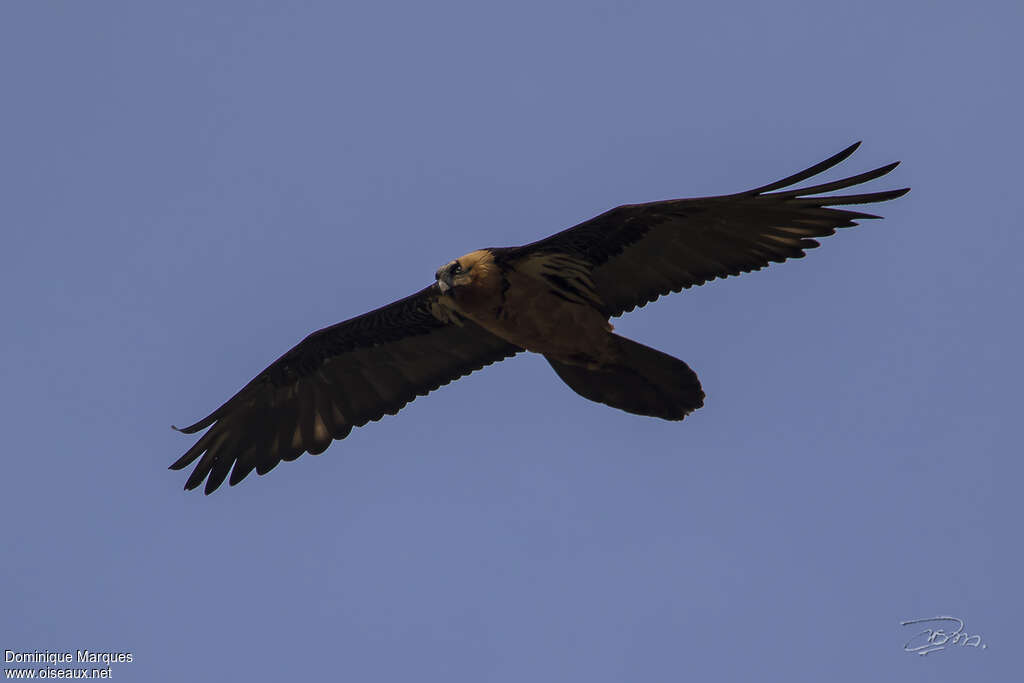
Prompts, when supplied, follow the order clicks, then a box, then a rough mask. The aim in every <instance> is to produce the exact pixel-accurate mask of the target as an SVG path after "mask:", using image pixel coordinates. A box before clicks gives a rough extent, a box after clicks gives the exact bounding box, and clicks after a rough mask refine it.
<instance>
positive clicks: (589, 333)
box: [440, 249, 612, 363]
mask: <svg viewBox="0 0 1024 683" xmlns="http://www.w3.org/2000/svg"><path fill="white" fill-rule="evenodd" d="M500 254H501V250H498V249H479V250H477V251H472V252H470V253H468V254H466V255H465V256H462V257H460V258H458V259H456V260H455V261H452V262H451V264H448V266H446V267H451V266H452V265H453V264H459V267H460V268H461V269H462V272H464V273H465V276H464V277H465V282H459V279H458V278H455V281H456V282H457V285H456V286H454V287H451V288H450V289H449V290H448V291H446V292H444V293H443V294H442V296H441V297H440V302H441V304H442V305H444V306H447V307H449V308H450V309H452V310H455V311H457V312H458V313H460V314H461V315H464V316H465V317H467V318H469V319H470V320H472V321H473V322H475V323H476V324H477V325H479V326H480V327H482V328H484V329H485V330H487V331H488V332H491V333H492V334H494V335H496V336H498V337H501V338H502V339H504V340H505V341H507V342H510V343H512V344H515V345H516V346H518V347H520V348H522V349H525V350H527V351H532V352H534V353H540V354H544V355H545V356H550V357H553V358H556V359H558V360H560V361H563V362H567V363H572V362H578V361H579V360H580V359H582V358H591V359H592V360H593V362H595V363H599V362H601V361H602V360H611V358H610V356H609V354H611V353H612V348H611V347H612V345H611V344H610V343H609V339H608V335H607V334H606V333H607V332H610V331H611V329H612V326H611V325H610V324H609V323H608V316H607V315H605V314H603V313H602V312H601V310H600V308H599V307H600V305H601V300H600V298H599V297H598V296H597V294H596V293H594V291H593V284H592V283H590V282H589V281H587V280H588V278H586V275H585V273H584V274H581V276H580V278H579V280H582V281H583V282H582V283H581V282H580V281H577V284H576V286H575V287H573V288H572V289H573V290H575V292H586V294H585V295H583V296H574V294H575V292H574V291H570V290H568V289H566V288H565V287H561V288H559V287H557V285H556V284H553V283H551V282H549V281H546V280H545V279H544V277H543V273H544V272H545V271H546V270H551V271H552V272H554V268H547V269H546V268H545V265H546V262H547V261H548V260H549V259H547V258H544V257H543V256H534V257H531V258H528V259H524V261H523V262H522V264H521V265H520V267H517V268H514V269H512V268H503V267H502V265H501V264H500V261H499V259H500ZM496 256H497V257H498V258H497V259H496ZM442 271H443V269H442ZM441 282H442V283H443V282H444V280H443V279H442V280H441ZM441 287H442V288H444V285H443V284H442V285H441Z"/></svg>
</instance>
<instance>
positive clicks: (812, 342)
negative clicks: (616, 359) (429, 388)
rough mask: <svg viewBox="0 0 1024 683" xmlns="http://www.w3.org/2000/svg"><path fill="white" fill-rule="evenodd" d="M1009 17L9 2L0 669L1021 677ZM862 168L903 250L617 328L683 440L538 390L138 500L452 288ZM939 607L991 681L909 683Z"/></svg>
mask: <svg viewBox="0 0 1024 683" xmlns="http://www.w3.org/2000/svg"><path fill="white" fill-rule="evenodd" d="M1022 20H1024V5H1021V3H1019V2H1004V3H999V2H994V3H974V4H967V5H965V4H963V3H931V2H929V3H925V2H905V3H900V2H897V3H892V2H876V1H873V0H868V1H865V2H859V3H827V4H822V3H811V2H775V3H770V4H767V3H753V2H730V3H654V2H628V3H627V2H596V3H568V2H566V3H515V4H513V3H503V4H501V5H491V4H488V3H470V2H466V3H451V2H435V3H365V4H357V3H323V2H308V3H268V2H247V3H235V2H219V3H188V2H186V3H161V4H159V5H158V4H155V3H134V2H104V3H81V2H50V3H42V2H37V3H28V2H23V3H5V5H4V7H3V9H2V10H0V83H2V84H3V85H2V88H3V98H2V102H3V105H2V109H0V122H2V131H3V132H2V135H3V137H2V140H3V144H2V152H0V188H2V191H0V196H2V197H3V199H2V201H0V220H2V224H3V226H4V228H3V229H4V236H5V239H4V247H3V249H2V251H0V254H2V256H3V268H2V269H0V302H2V309H3V312H4V323H5V324H4V326H3V330H4V333H3V335H0V351H2V353H0V368H2V375H3V379H4V382H3V384H4V387H5V390H4V391H3V393H2V396H3V398H2V399H0V400H2V402H3V410H2V412H0V415H2V416H3V417H2V420H3V423H2V424H3V428H4V429H3V432H4V436H5V439H4V441H5V443H4V448H3V454H4V475H3V478H2V483H0V515H2V518H3V519H4V520H5V524H4V525H3V529H4V530H3V534H4V544H3V548H4V549H5V551H6V552H5V553H4V559H3V562H2V563H0V586H2V591H3V593H2V595H3V601H2V610H0V649H11V650H15V651H25V650H44V649H48V650H51V651H64V650H75V649H84V648H89V649H94V650H112V651H131V652H132V653H133V655H134V661H133V662H132V663H130V664H121V665H114V668H113V675H114V677H115V678H117V679H119V680H139V681H180V680H185V679H186V677H188V678H189V679H193V680H246V681H276V680H291V679H294V680H306V679H321V678H322V679H326V680H345V681H375V680H381V681H385V680H437V681H523V680H551V681H556V680H579V681H588V682H589V683H595V682H601V681H624V680H644V681H681V680H702V681H733V680H755V679H756V680H771V681H776V680H777V681H792V680H831V681H863V680H900V681H917V680H920V681H925V680H927V681H962V680H980V681H984V680H992V681H995V680H1009V679H1010V678H1011V677H1012V676H1013V674H1014V673H1015V672H1017V673H1019V671H1020V669H1021V663H1020V661H1019V659H1018V657H1017V655H1016V654H1015V650H1016V645H1017V643H1019V642H1020V640H1021V639H1022V638H1024V627H1022V619H1021V613H1022V608H1024V605H1022V599H1021V597H1022V591H1021V587H1020V578H1019V577H1020V576H1024V566H1022V565H1024V561H1022V559H1024V558H1022V553H1021V550H1020V540H1019V537H1020V520H1021V512H1022V509H1021V503H1020V496H1019V492H1018V489H1019V483H1020V481H1021V479H1022V475H1024V471H1022V470H1024V467H1022V465H1021V446H1020V444H1021V438H1020V431H1019V430H1020V416H1019V414H1018V413H1019V406H1020V387H1021V380H1022V366H1024V363H1022V361H1021V348H1024V329H1022V323H1021V315H1020V308H1021V305H1020V301H1019V297H1020V294H1019V290H1020V284H1019V283H1020V277H1019V276H1020V270H1021V268H1020V254H1021V251H1022V248H1024V238H1022V233H1024V230H1022V227H1024V226H1022V225H1021V208H1020V203H1019V196H1020V189H1019V185H1020V178H1021V167H1020V159H1021V158H1022V153H1024V144H1022V143H1024V137H1022V135H1021V128H1020V121H1022V120H1024V106H1022V94H1021V88H1020V85H1019V80H1020V73H1019V72H1020V66H1021V64H1022V63H1024V50H1022V48H1021V47H1020V41H1019V28H1020V26H1021V25H1022ZM860 139H862V140H864V145H863V147H862V148H861V150H860V151H858V152H857V154H856V155H854V157H853V158H852V159H851V160H850V161H849V162H847V163H846V164H845V165H844V167H843V170H844V171H849V172H859V171H863V170H867V169H870V168H874V167H876V166H879V165H881V164H883V163H887V162H889V161H892V160H895V159H901V160H902V161H903V165H901V166H900V167H899V168H898V169H897V170H896V171H894V172H893V173H892V174H891V175H890V176H887V177H886V178H885V179H884V180H882V181H876V183H875V184H874V185H873V186H872V187H874V188H877V189H886V188H890V187H902V186H907V185H909V186H911V187H913V191H912V192H911V193H910V194H909V195H907V196H906V197H904V198H903V199H900V200H898V201H895V202H891V203H889V204H887V205H885V206H883V207H881V208H880V212H881V213H883V214H884V215H885V216H886V220H884V221H874V222H868V223H866V224H865V225H863V226H861V227H860V228H856V229H853V230H848V231H843V232H842V233H841V234H839V235H837V236H835V237H832V238H828V239H827V240H825V242H824V244H823V246H822V248H821V249H818V250H816V251H814V252H812V253H811V254H810V255H809V256H808V258H806V259H804V260H802V261H797V262H790V263H786V264H783V265H780V266H773V267H772V268H771V269H769V270H767V271H764V272H760V273H754V274H750V275H745V276H743V277H741V278H730V279H729V280H726V281H718V282H715V283H712V284H710V285H706V286H704V287H701V288H698V289H694V290H689V291H687V292H685V293H684V294H681V295H674V296H672V297H669V298H666V299H662V300H660V301H658V302H656V303H655V304H652V305H649V306H648V307H646V308H645V309H643V310H641V311H639V312H635V313H633V314H630V315H627V316H626V317H625V318H622V319H619V320H618V321H617V322H616V326H617V330H618V331H619V332H621V333H622V334H625V335H626V336H629V337H632V338H634V339H637V340H639V341H642V342H643V343H645V344H648V345H650V346H653V347H656V348H658V349H661V350H664V351H666V352H667V353H670V354H672V355H674V356H678V357H680V358H683V359H684V360H686V361H687V362H688V363H689V364H690V365H691V366H692V367H693V368H694V369H695V370H696V371H697V373H698V374H699V376H700V378H701V380H702V382H703V385H704V388H705V390H706V392H707V394H708V399H707V402H706V406H705V407H704V408H703V409H701V410H700V411H698V412H697V413H695V414H694V415H692V416H691V417H690V418H688V419H687V420H686V421H685V422H683V423H681V424H680V423H669V422H662V421H658V420H654V419H646V418H640V417H636V416H632V415H627V414H625V413H620V412H617V411H614V410H612V409H610V408H607V407H605V406H601V405H598V404H594V403H590V402H587V401H585V400H583V399H580V398H579V397H577V396H576V395H575V394H573V393H572V392H571V391H570V390H569V389H568V388H566V387H565V386H564V385H563V384H562V383H561V382H560V381H559V380H558V379H557V377H555V375H554V373H552V372H551V370H550V368H549V367H548V366H547V364H546V363H545V362H544V361H543V359H540V358H537V357H529V356H524V357H517V358H515V359H513V360H511V361H506V362H505V363H502V364H500V365H498V366H494V367H491V368H488V369H486V370H485V371H483V372H480V373H476V374H474V375H472V376H471V377H469V378H465V379H462V380H460V381H459V382H457V383H454V384H452V385H450V386H448V387H445V388H443V389H441V390H439V391H438V392H436V393H435V394H432V395H430V396H429V397H427V398H421V399H418V400H416V401H415V402H414V403H413V404H411V405H410V406H409V407H407V408H406V409H405V410H404V411H403V412H402V413H401V414H400V415H399V416H397V417H387V418H385V419H384V420H382V421H381V422H379V423H375V424H371V425H370V426H367V427H365V428H362V429H358V430H355V431H354V432H353V433H352V435H351V436H350V437H349V438H348V439H346V440H345V441H342V442H338V443H335V444H334V445H333V446H332V447H331V448H330V449H328V450H327V452H326V453H325V454H323V455H322V456H319V457H312V456H308V455H307V456H303V457H302V458H301V459H300V460H298V461H297V462H295V463H290V464H283V465H281V466H280V467H278V468H277V469H276V470H274V471H273V472H272V473H271V474H269V475H268V476H266V477H259V478H257V477H255V476H253V477H250V478H249V479H247V480H245V481H244V482H243V483H242V484H241V485H239V486H237V487H233V488H230V489H228V488H226V487H225V488H224V489H222V490H219V491H218V492H217V493H216V494H215V495H212V496H209V497H204V496H202V495H200V494H198V493H197V492H193V493H188V494H186V493H184V492H183V491H182V490H181V487H182V485H183V484H184V481H185V478H186V473H184V472H169V471H168V470H167V469H166V468H167V465H169V464H170V463H171V462H172V461H173V460H174V459H176V458H177V457H178V456H179V455H180V454H181V453H183V452H184V451H185V450H186V449H187V448H188V447H189V445H190V444H191V443H192V442H193V439H192V438H189V437H185V436H183V435H181V434H177V433H175V432H173V431H172V430H171V429H170V425H171V424H172V423H175V424H179V425H180V424H186V423H190V422H192V421H194V420H196V419H198V418H199V417H202V416H203V415H206V414H207V413H208V412H209V411H210V410H212V409H213V408H214V407H216V406H217V405H219V404H220V403H221V402H222V401H223V400H224V399H226V398H227V397H228V396H230V395H231V394H232V393H234V391H236V390H237V389H238V388H239V387H240V386H241V385H242V384H244V383H245V382H247V381H248V380H249V379H250V378H251V377H252V376H254V375H255V374H256V373H257V372H259V371H260V370H261V369H262V368H264V367H265V366H266V365H267V364H268V363H269V362H270V361H272V360H273V359H274V358H276V357H277V356H278V355H280V354H281V353H282V352H283V351H285V350H286V349H288V348H289V347H290V346H292V345H293V344H294V343H295V342H297V341H298V340H299V339H301V338H302V337H303V336H305V335H306V334H307V333H308V332H310V331H312V330H314V329H317V328H319V327H323V326H325V325H328V324H332V323H334V322H337V321H339V320H343V319H345V318H348V317H351V316H354V315H357V314H360V313H362V312H364V311H366V310H369V309H371V308H375V307H377V306H380V305H383V304H386V303H388V302H390V301H392V300H394V299H397V298H399V297H402V296H405V295H406V294H408V293H411V292H413V291H415V290H417V289H418V288H420V287H422V286H423V285H425V284H427V283H428V282H430V281H431V279H432V276H433V272H434V270H435V268H437V266H439V265H440V264H442V263H444V262H446V261H448V260H449V259H451V258H452V257H454V256H458V255H460V254H462V253H465V252H467V251H469V250H471V249H474V248H477V247H482V246H501V245H506V244H520V243H525V242H528V241H532V240H534V239H536V238H538V237H541V236H544V235H547V234H550V233H552V232H554V231H556V230H559V229H562V228H564V227H567V226H569V225H572V224H575V223H577V222H579V221H581V220H584V219H586V218H588V217H590V216H592V215H595V214H597V213H599V212H601V211H604V210H606V209H608V208H610V207H612V206H615V205H617V204H622V203H632V202H640V201H651V200H657V199H665V198H670V197H681V196H697V195H707V194H719V193H727V192H734V191H738V190H742V189H746V188H749V187H754V186H756V185H760V184H764V183H767V182H769V181H772V180H775V179H777V178H780V177H782V176H784V175H787V174H789V173H791V172H794V171H796V170H799V169H801V168H804V167H806V166H808V165H810V164H812V163H814V162H817V161H819V160H821V159H823V158H825V157H826V156H828V155H830V154H832V153H834V152H836V151H838V150H840V149H842V148H843V147H845V146H846V145H848V144H849V143H851V142H853V141H855V140H860ZM840 172H843V171H840ZM830 177H835V174H833V175H832V176H830ZM939 614H949V615H955V616H959V617H962V618H964V619H965V620H966V623H967V630H968V631H969V632H970V633H977V634H979V635H981V636H982V639H983V642H984V643H986V644H987V645H988V648H987V649H985V650H981V649H973V648H967V649H957V650H947V651H943V652H937V653H933V654H931V655H928V656H926V657H920V656H915V655H912V654H908V653H906V652H904V651H903V649H902V648H903V645H904V643H905V642H906V641H907V640H908V638H909V637H910V636H912V635H913V632H911V630H910V629H908V628H902V627H901V626H900V622H901V621H902V620H907V619H913V618H918V617H928V616H934V615H939ZM5 666H9V665H6V664H5Z"/></svg>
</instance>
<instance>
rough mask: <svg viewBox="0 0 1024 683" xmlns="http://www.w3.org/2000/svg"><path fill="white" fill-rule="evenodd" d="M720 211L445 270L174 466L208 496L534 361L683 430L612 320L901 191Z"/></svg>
mask: <svg viewBox="0 0 1024 683" xmlns="http://www.w3.org/2000/svg"><path fill="white" fill-rule="evenodd" d="M856 148H857V145H853V146H851V147H849V148H847V149H845V150H843V151H842V152H840V153H839V154H836V155H834V156H833V157H831V158H829V159H826V160H825V161H823V162H821V163H819V164H816V165H815V166H812V167H811V168H809V169H807V170H805V171H801V172H800V173H797V174H794V175H792V176H789V177H787V178H784V179H783V180H780V181H777V182H775V183H771V184H769V185H765V186H762V187H759V188H755V189H753V190H748V191H746V192H740V193H737V194H732V195H723V196H719V197H706V198H698V199H675V200H668V201H662V202H653V203H650V204H636V205H626V206H620V207H618V208H616V209H612V210H611V211H608V212H606V213H603V214H601V215H599V216H597V217H595V218H593V219H591V220H589V221H586V222H584V223H581V224H580V225H578V226H575V227H573V228H569V229H568V230H564V231H562V232H560V233H557V234H555V235H552V236H550V237H547V238H544V239H542V240H539V241H537V242H534V243H532V244H527V245H524V246H521V247H503V248H489V249H479V250H476V251H472V252H469V253H468V254H466V255H465V256H462V257H460V258H458V259H456V260H454V261H451V262H449V263H448V264H446V265H445V266H443V267H442V268H441V269H439V270H438V271H437V273H436V274H435V279H436V282H435V283H434V284H432V285H430V286H429V287H427V288H425V289H423V290H421V291H419V292H417V293H416V294H413V295H411V296H409V297H406V298H405V299H402V300H400V301H396V302H394V303H392V304H389V305H388V306H384V307H383V308H379V309H377V310H375V311H371V312H369V313H366V314H364V315H361V316H358V317H356V318H353V319H351V320H348V321H345V322H342V323H339V324H337V325H333V326H331V327H327V328H325V329H323V330H320V331H318V332H314V333H313V334H311V335H309V336H308V337H307V338H306V339H304V340H303V341H302V342H301V343H299V344H298V345H297V346H296V347H295V348H293V349H291V350H290V351H288V352H287V353H285V354H284V355H283V356H281V358H279V359H278V360H277V361H275V362H274V363H273V364H271V365H270V366H269V367H268V368H267V369H266V370H264V371H263V372H262V373H260V374H259V375H258V376H256V377H255V378H254V379H253V380H252V381H251V382H249V383H248V384H247V385H246V386H244V387H243V388H242V389H241V390H240V391H239V392H238V393H237V394H235V395H234V396H233V397H232V398H231V399H229V400H228V401H227V402H226V403H224V404H223V405H222V406H221V407H220V408H218V409H217V410H215V411H214V412H213V413H211V414H210V415H208V416H207V417H205V418H204V419H202V420H200V421H199V422H197V423H195V424H193V425H190V426H188V427H185V428H184V429H182V430H181V431H183V432H185V433H189V434H191V433H194V432H198V431H200V430H202V429H205V428H207V427H209V428H210V429H209V430H208V431H207V432H206V433H205V434H204V435H203V436H202V437H201V438H200V439H199V441H198V442H197V443H196V444H195V445H193V447H192V448H190V449H189V450H188V452H186V453H185V454H184V455H183V456H182V457H181V458H179V459H178V460H177V461H176V462H175V463H174V464H173V465H171V468H172V469H181V468H183V467H186V466H188V465H189V464H191V463H192V462H195V461H196V460H197V459H198V460H199V462H198V464H197V465H196V467H195V469H194V470H193V472H192V474H191V476H190V477H189V478H188V481H187V482H186V484H185V487H186V488H187V489H192V488H195V487H197V486H199V485H200V484H201V483H202V482H203V480H204V479H205V480H206V493H210V492H212V491H213V490H214V489H216V488H217V487H218V486H220V484H221V483H222V482H223V481H224V480H225V479H226V478H227V477H228V474H229V473H230V475H231V478H230V483H231V484H236V483H237V482H239V481H240V480H241V479H243V478H244V477H245V476H246V475H248V474H249V472H251V471H253V470H254V469H255V470H256V471H257V472H258V473H259V474H264V473H266V472H268V471H270V470H271V469H273V468H274V467H275V466H276V465H277V464H278V463H280V462H281V461H282V460H294V459H295V458H297V457H299V456H300V455H301V454H302V453H304V452H307V451H308V452H310V453H314V454H316V453H321V452H323V451H324V450H325V449H326V448H327V446H328V445H330V443H331V441H332V440H334V439H343V438H345V436H347V435H348V434H349V432H350V431H351V430H352V428H353V427H359V426H362V425H364V424H366V423H367V422H369V421H373V420H378V419H380V418H381V417H382V416H383V415H385V414H392V415H393V414H395V413H397V412H398V411H399V410H400V409H401V408H402V407H403V406H404V405H406V404H407V403H408V402H409V401H411V400H413V399H414V398H415V397H416V396H421V395H425V394H427V393H428V392H430V391H432V390H433V389H436V388H437V387H439V386H441V385H443V384H447V383H448V382H450V381H452V380H454V379H457V378H459V377H461V376H463V375H465V374H468V373H470V372H473V371H474V370H478V369H480V368H481V367H483V366H485V365H488V364H490V363H493V362H496V361H499V360H502V359H504V358H507V357H509V356H512V355H515V354H516V353H519V352H521V351H530V352H534V353H539V354H542V355H544V356H545V358H547V360H548V362H549V363H550V364H551V366H552V368H553V369H554V370H555V372H556V373H557V375H558V376H559V377H560V378H561V379H562V380H563V381H564V382H565V383H566V384H568V385H569V387H571V388H572V389H573V390H574V391H575V392H576V393H578V394H579V395H581V396H583V397H585V398H588V399H590V400H593V401H597V402H600V403H604V404H607V405H610V406H613V407H615V408H619V409H621V410H625V411H627V412H630V413H635V414H638V415H647V416H653V417H660V418H663V419H667V420H681V419H683V418H684V417H685V416H686V415H688V414H690V413H691V412H692V411H693V410H696V409H697V408H699V407H701V406H702V405H703V402H704V391H703V390H702V388H701V386H700V382H699V381H698V379H697V376H696V374H694V372H693V371H692V370H691V369H690V368H689V366H687V365H686V363H684V362H683V361H681V360H679V359H677V358H674V357H672V356H670V355H668V354H665V353H662V352H661V351H657V350H655V349H651V348H649V347H647V346H644V345H643V344H639V343H637V342H635V341H632V340H629V339H626V338H624V337H621V336H619V335H617V334H615V333H614V332H613V329H612V325H611V324H610V322H609V319H610V318H612V317H615V316H618V315H621V314H623V313H624V312H626V311H630V310H633V309H634V308H636V307H638V306H644V305H645V304H647V303H648V302H651V301H654V300H655V299H656V298H658V297H659V296H661V295H664V294H668V293H669V292H678V291H680V290H682V289H684V288H688V287H691V286H694V285H700V284H703V283H705V282H707V281H708V280H711V279H714V278H716V277H726V276H729V275H738V274H740V273H741V272H747V271H751V270H758V269H760V268H763V267H764V266H766V265H768V264H769V263H770V262H773V261H774V262H781V261H785V260H786V259H787V258H799V257H802V256H803V255H804V250H806V249H810V248H813V247H816V246H818V243H817V242H816V241H814V239H812V238H815V237H823V236H826V235H831V234H832V233H834V232H835V230H836V228H842V227H849V226H853V225H856V223H854V220H853V219H859V218H877V216H873V215H871V214H866V213H860V212H857V211H850V210H847V209H837V208H832V207H834V206H838V205H848V204H866V203H873V202H881V201H886V200H889V199H894V198H896V197H898V196H900V195H902V194H904V193H905V192H907V190H906V189H902V190H889V191H882V192H872V193H866V194H854V195H840V196H824V197H816V196H812V195H818V194H822V193H826V192H831V191H834V190H841V189H844V188H847V187H851V186H853V185H858V184H860V183H864V182H867V181H870V180H873V179H875V178H878V177H880V176H882V175H885V174H886V173H888V172H889V171H891V170H892V169H893V168H895V166H896V164H895V163H894V164H889V165H887V166H883V167H881V168H877V169H875V170H873V171H868V172H866V173H861V174H859V175H855V176H852V177H849V178H845V179H842V180H837V181H833V182H828V183H823V184H820V185H815V186H812V187H807V188H803V189H795V190H794V189H782V188H787V187H790V186H792V185H794V184H796V183H799V182H801V181H803V180H806V179H807V178H809V177H811V176H813V175H816V174H818V173H821V172H823V171H825V170H827V169H829V168H831V167H832V166H835V165H836V164H838V163H839V162H841V161H843V160H844V159H846V158H847V157H848V156H849V155H850V154H852V153H853V151H854V150H855V149H856Z"/></svg>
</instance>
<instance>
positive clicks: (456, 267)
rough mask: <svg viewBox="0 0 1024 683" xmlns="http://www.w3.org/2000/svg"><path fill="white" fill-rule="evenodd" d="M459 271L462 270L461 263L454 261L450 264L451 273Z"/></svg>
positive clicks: (454, 273) (456, 273)
mask: <svg viewBox="0 0 1024 683" xmlns="http://www.w3.org/2000/svg"><path fill="white" fill-rule="evenodd" d="M461 272H462V264H461V263H459V262H458V261H456V262H455V263H453V264H452V269H451V273H452V275H458V274H459V273H461Z"/></svg>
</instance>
